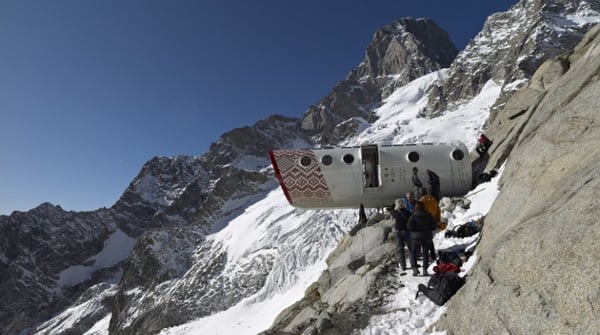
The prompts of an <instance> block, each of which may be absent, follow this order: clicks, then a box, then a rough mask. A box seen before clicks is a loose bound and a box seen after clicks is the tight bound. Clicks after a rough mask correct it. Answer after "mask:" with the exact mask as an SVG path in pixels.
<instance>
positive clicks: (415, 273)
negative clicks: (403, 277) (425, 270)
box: [413, 269, 419, 277]
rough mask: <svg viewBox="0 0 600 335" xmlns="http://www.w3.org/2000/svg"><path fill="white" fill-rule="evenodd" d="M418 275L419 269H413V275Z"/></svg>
mask: <svg viewBox="0 0 600 335" xmlns="http://www.w3.org/2000/svg"><path fill="white" fill-rule="evenodd" d="M418 275H419V270H417V269H413V276H414V277H416V276H418Z"/></svg>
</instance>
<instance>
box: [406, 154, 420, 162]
mask: <svg viewBox="0 0 600 335" xmlns="http://www.w3.org/2000/svg"><path fill="white" fill-rule="evenodd" d="M408 160H409V161H411V162H413V163H416V162H418V161H419V153H418V152H416V151H411V152H410V153H409V154H408Z"/></svg>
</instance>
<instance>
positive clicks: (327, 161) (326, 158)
mask: <svg viewBox="0 0 600 335" xmlns="http://www.w3.org/2000/svg"><path fill="white" fill-rule="evenodd" d="M321 163H323V165H325V166H329V165H331V163H333V158H331V156H330V155H325V156H323V157H321Z"/></svg>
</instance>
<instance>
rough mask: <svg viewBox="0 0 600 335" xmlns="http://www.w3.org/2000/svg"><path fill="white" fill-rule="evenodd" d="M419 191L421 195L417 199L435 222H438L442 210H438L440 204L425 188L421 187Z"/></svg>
mask: <svg viewBox="0 0 600 335" xmlns="http://www.w3.org/2000/svg"><path fill="white" fill-rule="evenodd" d="M421 192H423V194H424V195H423V196H422V197H421V198H420V199H419V201H420V202H422V203H423V206H424V207H425V210H426V211H427V212H429V214H431V216H433V218H434V219H435V222H436V223H439V222H440V220H441V219H442V211H441V210H440V204H439V202H438V201H437V199H436V198H434V197H433V196H432V195H431V194H430V193H429V190H427V188H425V187H422V188H421Z"/></svg>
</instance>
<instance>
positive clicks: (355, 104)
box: [302, 18, 458, 145]
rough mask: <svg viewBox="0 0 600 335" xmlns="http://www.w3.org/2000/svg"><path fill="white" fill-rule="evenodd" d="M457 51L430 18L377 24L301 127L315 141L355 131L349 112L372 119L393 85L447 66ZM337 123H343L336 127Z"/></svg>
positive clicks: (323, 141) (331, 141)
mask: <svg viewBox="0 0 600 335" xmlns="http://www.w3.org/2000/svg"><path fill="white" fill-rule="evenodd" d="M457 53H458V51H457V50H456V48H455V47H454V45H453V44H452V42H451V41H450V38H449V37H448V34H447V33H446V32H445V31H443V30H442V29H441V28H440V27H438V26H437V25H436V24H435V23H434V22H433V21H431V20H430V19H410V18H407V19H401V20H398V21H396V22H393V23H391V24H389V25H386V26H385V27H383V28H381V29H379V30H377V31H376V32H375V35H374V36H373V40H372V41H371V43H370V44H369V46H368V47H367V50H366V56H365V59H364V61H363V62H362V63H361V64H360V65H359V66H358V67H357V68H355V69H354V70H352V71H351V72H350V74H349V75H348V77H347V78H346V79H345V80H343V81H341V82H340V83H338V84H337V85H336V86H335V87H334V88H333V90H332V92H331V93H330V94H328V95H327V96H325V97H323V98H322V99H321V100H320V101H319V103H318V104H316V105H314V106H311V107H310V108H309V109H308V111H307V112H306V113H305V114H304V117H303V120H302V129H304V130H305V131H306V132H307V133H308V134H310V135H312V136H314V138H315V141H316V142H318V143H320V144H324V145H326V144H335V143H339V142H341V141H342V140H344V139H346V138H348V137H350V136H353V135H356V133H357V130H358V126H357V125H356V124H355V126H353V127H348V124H347V123H346V122H347V121H349V120H352V119H353V118H359V119H363V120H366V121H368V122H373V121H374V120H376V118H377V116H376V115H375V114H374V113H373V109H374V108H375V107H377V106H378V104H380V103H381V101H382V99H384V98H385V97H387V96H388V95H389V94H391V93H392V92H393V91H394V90H395V89H396V88H398V87H400V86H403V85H405V84H407V83H409V82H410V81H412V80H414V79H416V78H419V77H421V76H423V75H425V74H428V73H431V72H434V71H437V70H439V69H441V68H445V67H448V66H449V65H450V63H451V62H452V61H453V60H454V57H456V54H457ZM339 125H342V126H343V127H344V128H339V127H338V126H339Z"/></svg>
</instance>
